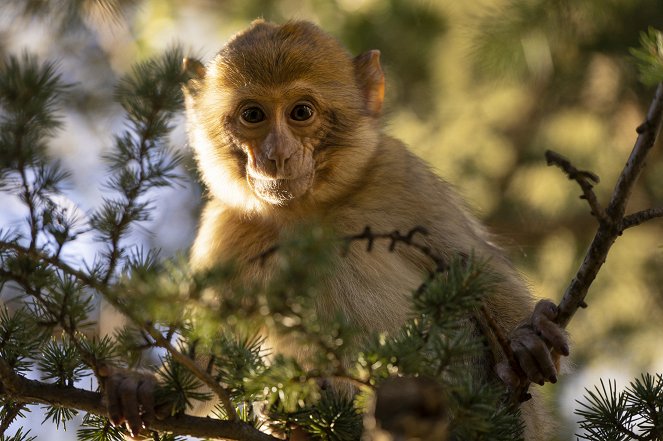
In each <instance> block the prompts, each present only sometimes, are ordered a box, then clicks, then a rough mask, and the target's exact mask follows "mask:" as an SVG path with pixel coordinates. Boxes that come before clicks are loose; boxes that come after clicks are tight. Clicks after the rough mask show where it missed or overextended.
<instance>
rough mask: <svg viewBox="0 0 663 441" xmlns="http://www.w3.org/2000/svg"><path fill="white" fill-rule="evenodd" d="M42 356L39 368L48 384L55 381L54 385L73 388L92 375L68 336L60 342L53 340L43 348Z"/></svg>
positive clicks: (38, 364)
mask: <svg viewBox="0 0 663 441" xmlns="http://www.w3.org/2000/svg"><path fill="white" fill-rule="evenodd" d="M41 354H42V355H41V358H40V360H39V362H38V363H37V366H38V367H39V369H40V370H41V373H42V374H41V377H42V379H43V380H45V381H47V382H51V380H55V381H54V383H55V384H57V385H59V386H73V385H74V383H75V382H77V381H79V380H81V379H82V378H84V377H86V376H88V375H90V372H89V371H87V367H86V366H85V364H84V363H83V360H81V356H80V353H79V352H78V350H77V349H76V346H75V344H74V343H73V342H72V341H71V339H70V338H68V337H67V336H66V335H64V336H63V337H62V338H61V339H60V340H56V339H55V338H52V339H51V340H50V341H49V342H48V343H47V344H45V345H43V346H42V347H41Z"/></svg>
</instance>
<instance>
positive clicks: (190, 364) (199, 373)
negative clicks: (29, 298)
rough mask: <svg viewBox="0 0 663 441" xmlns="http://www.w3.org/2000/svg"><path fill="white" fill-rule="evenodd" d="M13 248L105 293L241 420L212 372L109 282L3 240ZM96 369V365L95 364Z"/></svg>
mask: <svg viewBox="0 0 663 441" xmlns="http://www.w3.org/2000/svg"><path fill="white" fill-rule="evenodd" d="M3 248H4V249H11V250H13V251H16V252H17V253H23V254H26V255H30V256H32V257H36V258H38V259H40V260H41V261H43V262H46V263H48V264H50V265H53V266H54V267H56V268H58V269H59V270H61V271H63V272H64V273H66V274H69V275H72V276H74V277H76V278H77V279H78V280H80V281H81V282H82V283H84V284H85V285H87V286H89V287H90V288H92V289H94V290H96V291H98V292H99V293H100V294H102V295H103V296H104V298H106V299H107V300H108V301H109V302H110V303H111V304H112V305H113V306H114V307H116V308H117V309H118V310H120V311H121V312H122V313H123V314H124V315H126V316H127V318H129V319H130V320H131V321H132V322H134V324H136V326H138V327H139V328H141V329H144V330H145V331H146V332H147V333H149V334H150V336H151V337H152V338H154V340H155V342H156V344H157V345H158V346H160V347H162V348H164V349H166V350H167V351H168V352H170V353H171V354H172V356H173V358H174V359H175V360H176V361H177V362H178V363H180V364H182V365H183V366H185V367H186V368H187V369H188V370H190V371H191V372H192V373H193V374H194V375H195V376H196V377H197V378H198V379H200V380H201V381H202V382H203V383H205V385H207V386H208V387H209V388H210V389H211V390H212V392H214V393H215V394H216V395H217V396H218V397H219V399H220V400H221V403H222V404H223V407H224V409H225V410H226V414H227V415H228V419H230V420H232V421H234V420H238V418H239V417H238V415H237V412H236V410H235V407H234V406H233V404H232V402H231V401H230V395H229V394H228V392H227V391H226V390H225V388H224V387H223V386H221V385H220V384H219V383H218V382H217V381H216V380H215V379H214V378H213V377H212V376H211V375H210V374H208V373H207V372H206V371H205V369H204V368H202V367H200V366H198V365H197V364H196V362H195V361H194V360H192V359H191V358H190V357H188V356H187V355H186V354H183V353H182V352H181V351H179V350H177V348H175V347H174V346H173V345H172V344H171V343H170V342H169V341H168V339H166V338H164V337H163V335H162V334H161V332H159V330H158V329H157V328H156V327H155V326H154V325H153V324H152V323H147V322H145V321H143V320H141V319H140V318H139V317H136V315H135V314H134V313H133V312H132V311H130V310H129V309H128V308H127V307H125V306H124V305H123V304H122V302H121V301H120V300H119V299H118V298H117V296H115V295H114V293H112V292H111V291H110V290H109V289H108V285H106V283H105V282H103V281H100V280H97V279H96V278H94V277H92V276H90V275H88V274H87V273H85V272H83V271H80V270H77V269H75V268H73V267H71V266H69V265H67V264H66V263H64V262H62V261H61V260H60V259H56V258H53V257H51V256H49V255H48V254H46V253H44V252H41V251H38V250H32V251H31V250H29V249H27V248H25V247H23V246H21V245H18V244H14V243H11V242H4V241H0V249H3ZM93 368H96V365H95V364H94V363H93ZM94 370H95V374H96V375H97V376H99V372H97V370H98V369H94Z"/></svg>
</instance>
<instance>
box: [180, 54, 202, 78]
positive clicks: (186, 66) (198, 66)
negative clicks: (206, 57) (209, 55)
mask: <svg viewBox="0 0 663 441" xmlns="http://www.w3.org/2000/svg"><path fill="white" fill-rule="evenodd" d="M182 71H183V72H184V73H185V74H187V76H188V77H189V79H192V80H202V79H203V78H205V66H203V63H201V62H200V61H198V60H196V59H195V58H184V59H183V60H182Z"/></svg>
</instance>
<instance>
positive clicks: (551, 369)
mask: <svg viewBox="0 0 663 441" xmlns="http://www.w3.org/2000/svg"><path fill="white" fill-rule="evenodd" d="M520 343H521V344H522V345H523V346H524V347H525V348H526V349H527V350H528V351H529V353H530V355H531V356H532V358H533V359H534V361H535V362H536V364H537V365H538V367H539V372H540V373H541V375H542V376H543V378H544V379H545V380H548V381H550V382H551V383H557V369H555V363H554V361H553V357H552V354H551V353H550V350H549V349H548V346H546V344H545V343H544V342H543V340H541V339H540V338H538V337H537V336H536V335H534V334H530V335H528V336H527V337H526V338H525V339H523V340H521V341H520Z"/></svg>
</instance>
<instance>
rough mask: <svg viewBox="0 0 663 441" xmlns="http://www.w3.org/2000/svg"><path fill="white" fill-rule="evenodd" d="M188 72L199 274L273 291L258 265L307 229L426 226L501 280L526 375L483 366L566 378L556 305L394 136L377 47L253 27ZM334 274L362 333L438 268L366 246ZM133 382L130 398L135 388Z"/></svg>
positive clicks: (339, 299) (396, 318) (333, 288)
mask: <svg viewBox="0 0 663 441" xmlns="http://www.w3.org/2000/svg"><path fill="white" fill-rule="evenodd" d="M184 68H185V69H186V70H187V72H188V73H189V74H190V76H191V78H190V80H189V81H188V82H187V83H186V84H185V85H184V86H183V93H184V98H185V107H186V120H187V131H188V136H189V141H190V145H191V146H192V148H193V152H194V156H195V158H196V161H197V163H198V166H199V169H200V172H201V175H202V180H203V182H204V184H205V185H206V187H207V188H208V191H209V198H208V200H207V202H206V205H205V207H204V210H203V213H202V215H201V220H200V225H199V229H198V233H197V236H196V239H195V241H194V243H193V246H192V248H191V252H190V262H191V266H192V268H193V269H194V270H197V271H204V270H208V269H210V268H214V267H215V266H216V265H220V264H223V263H224V262H229V261H233V262H236V264H237V266H238V268H239V273H240V275H241V277H242V278H244V279H245V280H247V281H249V280H251V281H256V280H258V281H264V282H265V283H268V280H269V277H270V269H269V268H268V267H266V266H265V265H260V264H259V263H257V262H256V260H255V259H254V258H255V256H257V255H260V253H263V252H265V250H268V249H270V248H272V247H274V246H276V245H278V244H279V242H280V241H281V240H282V239H283V237H285V236H287V235H288V234H292V233H293V232H296V231H297V229H298V228H300V227H301V225H303V224H311V223H313V224H317V225H320V226H322V227H324V228H326V229H329V230H331V231H333V232H334V234H335V235H337V236H339V237H344V236H347V235H350V234H356V233H358V232H361V231H362V230H363V229H364V228H365V227H366V226H370V228H371V229H373V230H374V231H395V230H400V231H409V230H411V229H412V228H413V227H415V226H422V227H423V228H425V229H426V231H427V232H428V234H427V235H426V236H425V237H423V239H422V240H423V241H424V242H425V245H426V246H427V247H429V248H430V249H431V250H433V251H434V252H435V253H436V254H437V255H439V256H441V257H442V258H443V259H446V260H450V259H452V258H453V257H454V256H455V255H458V254H465V255H475V256H477V257H478V258H481V259H485V261H486V262H488V263H487V265H488V267H489V270H490V271H491V272H494V273H495V274H498V275H499V281H498V283H497V285H496V286H495V289H494V290H493V292H491V293H490V294H489V295H488V296H487V298H486V299H485V301H484V303H485V308H486V310H487V311H488V312H489V313H490V315H491V317H492V318H493V319H494V322H495V324H496V326H498V327H499V328H500V329H501V330H502V331H503V332H504V334H505V335H508V336H509V337H510V345H511V348H512V350H513V355H514V357H515V359H516V360H517V362H518V364H519V369H518V370H517V371H519V372H517V371H515V370H514V369H512V368H511V367H510V365H509V364H508V363H506V362H505V354H504V353H503V351H502V349H501V348H499V347H495V348H491V349H492V350H493V352H494V353H495V354H498V355H497V360H492V361H491V360H490V357H486V360H484V361H483V362H482V365H481V369H482V370H483V371H484V373H485V374H486V375H492V376H495V375H499V377H500V378H501V379H503V380H504V381H505V382H507V383H509V384H512V385H513V384H514V383H516V382H517V381H519V378H521V377H524V379H525V381H532V382H534V383H538V384H543V383H544V382H546V381H550V382H556V381H557V375H558V369H557V365H556V363H557V359H558V357H559V355H560V354H561V355H568V353H569V348H568V341H567V337H566V335H565V333H564V332H563V330H561V329H560V328H559V327H558V326H557V325H556V324H555V323H554V319H555V316H556V306H555V305H554V304H553V303H552V302H550V301H545V300H544V301H540V302H539V303H538V304H536V307H535V303H534V300H533V297H532V295H531V293H530V291H529V289H528V287H527V286H526V284H525V282H524V281H523V279H522V278H521V277H520V276H519V274H518V273H517V271H516V270H515V269H514V268H513V266H512V264H511V263H510V262H509V260H508V259H507V257H506V256H505V254H504V253H503V251H502V250H501V249H500V248H499V247H498V246H496V245H495V244H494V243H493V239H492V236H491V235H490V234H489V233H488V231H487V229H486V228H485V227H484V226H483V225H482V224H481V223H480V222H479V221H478V220H477V219H476V218H475V217H474V216H473V215H472V214H471V212H470V210H469V209H468V208H467V207H466V204H465V202H464V201H463V200H462V199H461V197H460V196H459V195H458V194H457V193H456V192H455V191H454V189H453V188H452V186H451V185H450V184H448V183H447V182H446V181H444V180H443V179H442V178H440V177H439V176H437V175H436V174H435V172H433V171H432V169H431V167H430V166H429V165H428V164H427V163H426V162H425V161H424V160H423V159H421V158H419V157H418V156H416V155H415V154H413V153H412V152H411V151H410V150H409V149H408V148H407V147H406V146H405V145H404V143H402V142H401V141H399V140H397V139H395V138H393V137H391V136H389V135H387V134H386V133H384V131H383V125H382V122H381V113H382V107H383V104H384V94H385V76H384V73H383V70H382V67H381V63H380V52H379V51H378V50H370V51H368V52H365V53H362V54H360V55H358V56H354V57H353V56H352V55H350V53H349V52H348V51H347V50H346V49H345V48H344V47H343V46H342V45H341V44H340V43H339V42H338V41H337V40H336V39H335V38H334V37H332V36H330V35H329V34H327V33H325V32H324V31H322V30H321V29H320V28H319V27H318V26H316V25H314V24H312V23H310V22H306V21H290V22H287V23H285V24H282V25H276V24H273V23H269V22H266V21H263V20H256V21H254V22H253V23H252V24H251V25H250V27H249V28H248V29H247V30H245V31H242V32H240V33H239V34H237V35H235V36H234V37H233V38H231V39H230V41H228V43H227V44H226V45H225V46H224V47H223V48H222V49H221V50H220V52H219V53H218V54H217V55H216V56H215V57H214V58H213V59H212V60H211V61H210V62H209V63H208V64H207V65H203V64H202V63H201V62H199V61H197V60H194V59H185V61H184ZM333 265H334V267H333V268H332V269H331V271H330V272H329V274H330V275H329V276H327V277H326V278H325V280H323V281H322V284H323V286H324V294H323V295H321V296H320V299H319V305H318V307H319V308H320V309H321V310H323V311H327V310H329V311H332V310H333V311H340V312H341V313H342V314H343V315H344V316H345V317H346V319H347V320H348V321H349V322H351V323H352V324H353V325H355V326H357V327H358V328H359V329H361V330H362V332H363V333H365V334H369V333H375V332H389V331H393V330H396V329H398V328H399V327H400V326H401V325H403V324H404V323H405V321H406V320H407V319H408V317H409V305H410V301H411V296H412V292H413V291H414V289H415V288H416V287H418V286H419V285H420V284H421V282H422V279H423V277H424V276H425V274H426V273H427V271H428V270H429V268H427V266H428V265H429V263H427V262H425V259H423V258H422V256H421V255H420V254H418V253H417V250H414V249H409V248H408V247H399V248H397V249H396V250H394V251H389V250H387V249H380V248H379V247H374V248H373V249H372V250H371V251H370V252H367V251H366V250H365V248H364V247H362V246H360V245H359V244H354V245H352V244H351V245H350V246H349V248H348V250H347V252H346V254H345V255H344V257H343V258H340V259H338V260H335V261H334V263H333ZM274 341H275V342H276V343H275V344H276V347H275V348H274V350H275V351H282V352H285V353H288V352H289V351H290V352H291V353H292V354H294V355H295V356H296V355H297V351H296V350H294V349H293V348H288V345H287V342H286V343H283V342H281V344H280V343H279V340H278V338H276V339H275V340H274ZM495 345H496V344H495ZM496 346H497V345H496ZM549 348H552V352H551V350H550V349H549ZM300 357H301V356H300ZM126 383H127V384H128V385H125V386H124V388H125V389H126V388H127V387H128V388H135V387H136V384H137V382H136V381H128V382H126ZM118 385H119V383H117V384H116V386H118ZM118 387H120V388H121V387H122V386H118ZM125 392H126V391H125ZM138 392H139V393H134V392H132V393H129V394H128V395H130V396H132V397H133V396H135V397H137V398H136V399H135V400H134V401H135V403H134V402H131V403H123V404H124V407H127V406H129V407H131V406H133V407H136V408H137V407H138V406H142V407H143V406H144V405H145V404H146V403H145V402H144V401H149V399H143V397H147V396H148V395H149V394H147V393H146V392H145V391H144V390H139V391H138ZM113 395H114V396H115V397H116V396H118V395H120V396H121V395H122V392H120V393H119V394H118V393H117V392H115V393H113ZM125 395H126V394H125ZM114 400H115V401H114V402H113V403H112V404H113V406H114V407H113V412H112V413H113V414H112V415H111V416H112V419H114V420H116V421H122V420H123V419H124V420H127V423H128V424H129V425H130V426H132V427H134V428H137V427H139V426H140V424H142V423H141V421H139V420H137V415H138V412H137V411H135V409H133V408H132V409H133V410H132V409H129V410H127V409H124V411H123V410H122V409H121V408H122V405H121V404H119V403H118V401H117V400H118V399H117V398H114ZM111 401H113V400H111ZM147 404H151V401H149V402H148V403H147ZM538 406H539V405H538V403H536V399H534V400H530V401H528V402H527V403H524V404H523V405H522V415H523V419H524V423H525V439H526V440H528V441H537V440H543V439H545V438H544V436H545V435H543V434H544V426H545V425H546V421H545V420H546V417H545V416H542V415H541V414H539V413H538V411H537V408H538ZM122 412H124V413H122ZM127 414H131V417H130V418H129V417H127V416H126V415H127ZM129 419H130V421H129Z"/></svg>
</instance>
